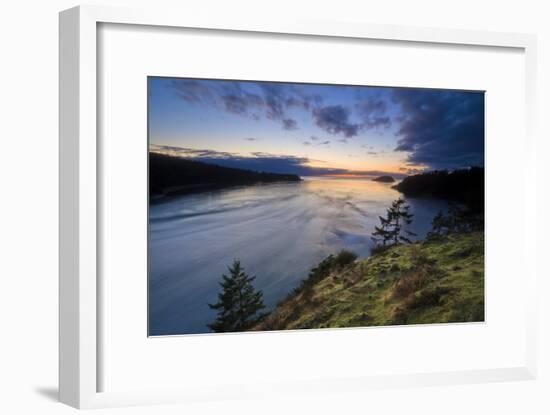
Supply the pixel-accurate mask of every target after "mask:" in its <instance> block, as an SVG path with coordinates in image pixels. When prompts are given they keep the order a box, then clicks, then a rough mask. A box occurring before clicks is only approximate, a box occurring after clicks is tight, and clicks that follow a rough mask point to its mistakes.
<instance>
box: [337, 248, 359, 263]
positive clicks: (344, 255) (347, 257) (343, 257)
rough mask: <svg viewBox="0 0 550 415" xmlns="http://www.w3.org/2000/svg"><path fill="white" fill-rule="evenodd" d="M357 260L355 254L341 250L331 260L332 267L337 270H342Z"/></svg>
mask: <svg viewBox="0 0 550 415" xmlns="http://www.w3.org/2000/svg"><path fill="white" fill-rule="evenodd" d="M356 259H357V254H356V253H355V252H351V251H348V250H346V249H342V250H341V251H340V252H338V254H337V255H336V256H335V257H334V259H333V265H334V266H335V267H338V268H344V267H345V266H347V265H349V264H351V263H353V262H354V261H355V260H356Z"/></svg>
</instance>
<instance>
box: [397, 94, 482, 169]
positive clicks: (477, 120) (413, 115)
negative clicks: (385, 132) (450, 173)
mask: <svg viewBox="0 0 550 415" xmlns="http://www.w3.org/2000/svg"><path fill="white" fill-rule="evenodd" d="M394 100H395V102H396V103H397V104H398V105H399V106H400V107H401V109H402V114H401V117H402V121H401V125H400V127H399V130H398V131H397V135H398V137H399V140H398V142H397V147H396V148H395V151H404V152H408V153H409V155H408V156H407V163H408V164H409V165H412V166H414V165H426V166H428V167H430V168H434V169H443V168H446V169H454V168H461V167H469V166H474V165H476V166H482V165H483V164H484V137H485V132H484V130H485V121H484V119H485V113H484V111H485V109H484V95H483V93H481V92H461V91H441V90H415V89H398V90H396V91H395V93H394Z"/></svg>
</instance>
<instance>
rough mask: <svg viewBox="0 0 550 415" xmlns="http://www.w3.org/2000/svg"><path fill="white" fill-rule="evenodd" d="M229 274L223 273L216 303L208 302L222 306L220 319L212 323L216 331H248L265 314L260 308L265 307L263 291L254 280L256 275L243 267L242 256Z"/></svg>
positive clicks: (216, 308) (217, 307)
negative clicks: (257, 287)
mask: <svg viewBox="0 0 550 415" xmlns="http://www.w3.org/2000/svg"><path fill="white" fill-rule="evenodd" d="M228 269H229V276H227V275H223V276H222V281H221V282H220V285H221V287H222V291H221V292H220V293H219V294H218V302H217V303H216V304H208V306H209V307H210V308H212V309H214V310H218V316H217V318H216V321H214V322H213V323H211V324H208V327H210V328H211V329H212V330H213V331H215V332H218V333H220V332H228V331H245V330H248V329H250V328H252V327H253V326H254V325H255V324H256V323H258V322H259V320H260V319H261V318H263V317H264V314H259V313H258V312H259V311H260V310H261V309H263V308H265V305H264V303H263V300H262V297H263V294H262V292H261V291H256V290H255V289H254V286H253V285H252V282H253V281H254V280H255V279H256V277H249V276H248V275H247V274H246V273H245V272H244V269H243V268H242V267H241V262H240V261H239V260H237V259H236V260H234V261H233V265H232V266H230V267H229V268H228Z"/></svg>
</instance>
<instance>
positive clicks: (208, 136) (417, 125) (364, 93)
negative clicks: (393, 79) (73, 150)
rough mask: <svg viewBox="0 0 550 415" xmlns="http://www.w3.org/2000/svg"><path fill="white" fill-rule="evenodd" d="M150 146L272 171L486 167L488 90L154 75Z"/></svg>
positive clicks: (373, 172) (360, 172) (359, 172)
mask: <svg viewBox="0 0 550 415" xmlns="http://www.w3.org/2000/svg"><path fill="white" fill-rule="evenodd" d="M148 88H149V91H148V93H149V114H148V116H149V148H150V151H155V152H161V153H167V154H172V155H178V156H181V157H186V158H192V159H196V160H199V161H204V162H210V163H215V164H219V165H224V166H229V167H240V168H246V169H252V170H256V171H269V172H274V173H294V174H299V175H303V176H307V175H333V176H346V175H350V176H377V175H382V174H390V175H393V176H396V177H402V176H404V175H407V174H414V173H417V172H420V171H426V170H440V169H449V170H453V169H457V168H467V167H470V166H483V165H484V118H485V115H484V94H483V92H471V91H456V90H443V89H420V88H391V87H371V86H346V85H318V84H298V83H278V82H256V81H231V80H201V79H185V78H160V77H150V78H149V79H148Z"/></svg>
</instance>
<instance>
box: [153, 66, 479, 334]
mask: <svg viewBox="0 0 550 415" xmlns="http://www.w3.org/2000/svg"><path fill="white" fill-rule="evenodd" d="M147 97H148V101H147V107H148V109H147V129H148V131H147V135H148V143H147V152H148V218H147V220H148V235H147V237H148V258H147V260H148V287H147V289H148V310H147V313H148V336H171V335H187V334H205V333H231V332H261V331H275V330H305V329H336V328H360V327H382V326H404V325H419V324H450V323H479V322H484V321H485V294H486V293H485V272H484V269H485V237H484V229H485V92H484V91H473V90H456V89H428V88H416V87H402V86H400V87H392V86H370V85H346V84H318V83H298V82H279V81H277V82H276V81H273V80H261V81H260V80H229V79H227V80H224V79H198V78H176V77H160V76H149V77H148V78H147Z"/></svg>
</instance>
